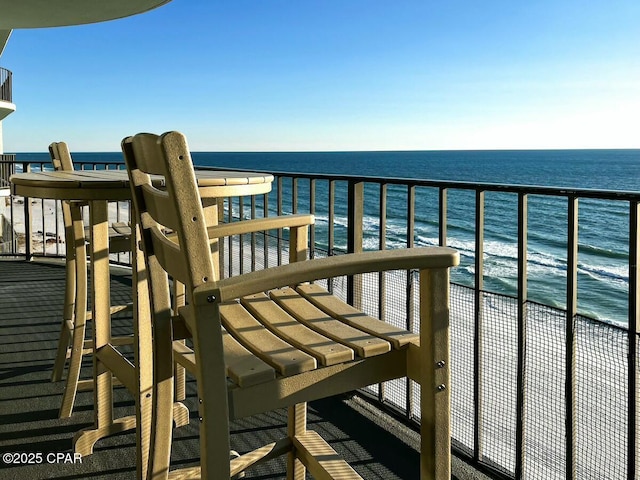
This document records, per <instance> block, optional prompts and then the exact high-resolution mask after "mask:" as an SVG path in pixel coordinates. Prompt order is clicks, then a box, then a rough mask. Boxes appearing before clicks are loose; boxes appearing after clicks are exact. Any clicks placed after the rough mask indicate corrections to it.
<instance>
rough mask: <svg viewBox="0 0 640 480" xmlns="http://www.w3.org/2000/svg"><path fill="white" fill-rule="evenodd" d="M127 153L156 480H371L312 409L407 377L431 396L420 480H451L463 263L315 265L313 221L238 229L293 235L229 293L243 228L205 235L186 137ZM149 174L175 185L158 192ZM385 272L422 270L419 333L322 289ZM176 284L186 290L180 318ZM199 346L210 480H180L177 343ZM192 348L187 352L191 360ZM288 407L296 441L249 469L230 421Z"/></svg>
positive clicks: (288, 440)
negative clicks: (145, 308)
mask: <svg viewBox="0 0 640 480" xmlns="http://www.w3.org/2000/svg"><path fill="white" fill-rule="evenodd" d="M122 149H123V152H124V155H125V161H126V163H127V170H128V171H129V175H130V180H131V181H130V184H131V187H132V197H133V203H134V211H135V215H136V218H137V221H138V223H139V225H140V226H141V229H142V233H141V244H142V249H143V251H144V258H145V264H146V271H147V274H148V281H149V291H150V298H151V303H152V305H151V319H150V320H151V322H152V324H153V338H152V342H153V347H152V350H153V355H152V358H153V375H154V378H153V394H152V402H153V409H152V416H151V440H150V441H151V443H150V448H149V452H150V457H149V464H148V475H147V478H153V479H164V478H180V479H183V478H203V479H209V480H212V479H215V480H219V479H223V478H226V479H228V478H231V477H233V476H235V475H237V474H239V473H241V472H243V471H244V470H245V469H247V468H248V467H250V466H252V465H255V464H256V463H259V462H262V461H264V460H267V459H270V458H273V457H275V456H279V455H282V454H286V455H287V456H288V457H287V458H288V463H287V465H288V468H287V470H288V473H287V478H288V479H296V480H301V479H304V478H305V474H306V471H307V470H308V472H309V473H310V474H311V475H312V476H313V477H315V478H323V479H341V480H346V479H355V478H360V477H359V475H358V474H357V473H356V472H355V471H354V470H353V469H352V468H351V467H350V466H349V465H348V464H346V463H345V462H344V461H343V460H341V459H340V458H339V457H338V456H337V454H336V452H335V451H334V450H333V449H332V448H331V447H330V446H329V445H328V444H327V443H326V442H325V441H324V440H323V439H322V438H321V437H320V436H319V435H318V434H317V433H315V432H313V431H312V430H308V429H307V423H306V403H307V402H309V401H312V400H316V399H320V398H324V397H328V396H331V395H337V394H340V393H344V392H348V391H352V390H355V389H358V388H362V387H365V386H367V385H371V384H375V383H379V382H384V381H387V380H391V379H395V378H402V377H407V378H411V379H413V380H415V381H417V382H418V383H419V384H420V385H421V402H420V403H421V418H422V427H421V438H422V440H421V478H422V479H423V480H426V479H430V480H449V479H450V477H451V470H450V460H451V442H450V407H449V402H450V397H449V268H450V267H452V266H455V265H457V264H458V262H459V256H458V253H457V252H455V251H454V250H452V249H449V248H445V247H433V248H410V249H399V250H390V251H377V252H366V253H359V254H349V255H339V256H334V257H329V258H322V259H314V260H306V251H307V229H308V223H309V222H310V221H312V220H313V218H312V216H310V215H293V216H287V217H271V218H265V219H259V220H249V221H242V222H238V223H239V224H241V225H240V226H239V228H241V229H242V230H243V231H244V232H246V231H249V229H251V228H253V229H254V231H259V230H272V229H280V228H283V227H288V228H289V233H290V251H289V255H290V263H289V264H288V265H283V266H277V267H271V268H267V269H265V270H260V271H256V272H252V273H247V274H241V275H238V276H235V277H231V278H228V279H220V278H218V276H217V274H216V268H215V262H214V261H213V260H212V252H214V253H215V252H217V251H218V239H219V238H221V237H224V236H226V235H229V234H230V233H229V231H230V230H231V229H232V228H233V222H232V223H231V224H223V225H207V224H206V221H205V218H206V217H205V215H204V212H203V207H202V201H201V197H200V193H199V191H198V188H197V183H196V177H195V174H194V170H193V165H192V162H191V156H190V153H189V149H188V147H187V143H186V139H185V137H184V136H183V135H182V134H180V133H177V132H169V133H166V134H164V135H162V136H156V135H150V134H139V135H136V136H134V137H130V138H126V139H125V140H123V142H122ZM150 174H153V175H161V176H163V177H164V178H165V182H164V185H163V187H162V188H157V187H154V185H153V184H152V181H151V177H150ZM385 270H418V271H419V274H420V333H419V334H416V333H412V332H408V331H405V330H402V329H399V328H396V327H393V326H391V325H389V324H387V323H385V322H382V321H380V320H378V319H375V318H372V317H370V316H368V315H366V314H364V313H362V312H360V311H359V310H357V309H355V308H353V307H352V306H350V305H348V304H346V303H345V302H343V301H342V300H340V299H338V298H337V297H335V296H333V295H331V294H330V293H329V292H327V291H326V290H325V289H323V288H321V287H320V286H319V285H317V284H314V283H309V282H313V281H315V280H318V279H324V278H329V277H336V276H342V275H356V274H360V273H368V272H380V271H385ZM167 275H171V276H172V277H173V278H177V279H178V280H180V281H181V282H182V283H184V284H185V285H186V297H187V303H186V305H184V306H183V307H181V308H178V309H177V310H176V311H172V309H171V308H170V294H169V291H168V287H167ZM178 325H180V326H181V329H182V330H183V331H186V333H187V334H188V335H190V336H191V338H192V341H193V346H194V349H193V351H191V350H188V351H185V352H184V353H178V355H181V356H182V355H185V356H186V355H190V356H191V357H190V358H191V362H190V363H186V365H187V366H188V369H189V370H190V371H191V372H192V373H193V375H194V376H195V378H196V381H197V387H198V397H199V399H198V408H199V420H200V460H201V466H199V467H190V468H186V469H181V470H174V471H170V469H169V467H170V453H171V441H172V416H171V415H172V408H173V402H174V400H173V391H174V389H173V382H174V377H173V375H174V370H173V361H174V359H173V356H172V354H173V352H174V331H175V330H176V327H177V326H178ZM185 348H186V347H185ZM282 407H287V408H288V411H289V421H288V435H287V436H286V437H285V438H283V439H281V440H278V441H276V442H274V443H271V444H269V445H265V446H264V447H262V448H259V449H257V450H255V451H252V452H247V453H244V454H243V455H241V456H240V457H238V458H233V459H232V460H230V459H229V457H230V456H229V452H230V450H231V445H230V437H229V419H230V418H241V417H244V416H249V415H254V414H257V413H261V412H267V411H271V410H275V409H278V408H282Z"/></svg>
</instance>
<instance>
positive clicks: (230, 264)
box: [226, 197, 233, 277]
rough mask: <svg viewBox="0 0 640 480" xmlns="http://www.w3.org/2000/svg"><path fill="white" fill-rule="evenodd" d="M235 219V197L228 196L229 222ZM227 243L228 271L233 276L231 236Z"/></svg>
mask: <svg viewBox="0 0 640 480" xmlns="http://www.w3.org/2000/svg"><path fill="white" fill-rule="evenodd" d="M232 221H233V198H231V197H228V198H227V222H229V223H231V222H232ZM226 240H227V245H228V247H229V248H228V249H227V250H229V252H228V256H227V258H228V261H227V264H228V265H229V267H228V272H229V276H230V277H232V276H233V242H232V239H231V237H227V239H226Z"/></svg>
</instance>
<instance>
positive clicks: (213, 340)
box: [193, 304, 231, 480]
mask: <svg viewBox="0 0 640 480" xmlns="http://www.w3.org/2000/svg"><path fill="white" fill-rule="evenodd" d="M195 308H196V309H197V310H200V311H198V312H194V313H195V315H196V318H207V319H211V320H212V321H206V322H198V323H197V325H196V328H195V331H194V332H193V343H194V347H195V352H196V365H197V379H196V380H197V385H198V410H199V412H200V462H201V469H202V479H203V480H219V479H226V478H229V477H230V476H231V468H230V463H229V452H230V451H231V445H230V440H229V408H228V404H227V401H228V400H227V388H226V382H227V375H226V369H225V365H224V360H223V359H222V358H221V357H222V356H221V355H220V354H219V352H220V351H221V350H222V348H223V346H222V332H221V328H220V323H219V322H216V321H215V320H214V319H216V318H220V317H219V315H218V311H217V310H218V306H217V305H215V304H214V305H213V306H212V307H206V306H196V307H195ZM214 309H215V310H214ZM201 338H205V339H206V340H207V341H206V342H205V345H202V344H201V341H200V339H201ZM203 367H206V368H205V370H204V371H203V370H201V368H203Z"/></svg>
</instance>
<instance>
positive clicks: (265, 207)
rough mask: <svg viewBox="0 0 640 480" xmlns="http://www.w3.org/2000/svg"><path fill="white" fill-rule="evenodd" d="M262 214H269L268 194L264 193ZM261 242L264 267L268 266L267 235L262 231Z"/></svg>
mask: <svg viewBox="0 0 640 480" xmlns="http://www.w3.org/2000/svg"><path fill="white" fill-rule="evenodd" d="M262 216H263V217H264V218H267V217H268V216H269V194H268V193H265V194H264V195H263V196H262ZM262 244H263V245H264V248H263V252H262V254H263V257H264V268H268V267H269V235H268V234H267V232H262Z"/></svg>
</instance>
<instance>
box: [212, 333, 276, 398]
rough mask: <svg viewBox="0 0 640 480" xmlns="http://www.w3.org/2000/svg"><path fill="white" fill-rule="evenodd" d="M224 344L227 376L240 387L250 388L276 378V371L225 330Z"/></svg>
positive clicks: (223, 335)
mask: <svg viewBox="0 0 640 480" xmlns="http://www.w3.org/2000/svg"><path fill="white" fill-rule="evenodd" d="M222 344H223V346H224V363H225V365H226V366H227V376H228V377H229V379H230V380H231V381H233V383H235V384H236V385H239V386H240V387H250V386H251V385H257V384H258V383H262V382H267V381H269V380H273V379H274V378H276V371H275V370H274V369H273V367H271V366H270V365H268V364H267V363H265V362H264V361H262V360H261V359H260V358H258V357H256V356H255V355H254V354H253V353H251V352H250V351H249V350H247V349H246V348H244V347H243V346H242V345H240V344H239V343H238V341H237V340H236V339H235V338H233V336H232V335H231V334H229V332H227V331H226V330H224V329H223V332H222Z"/></svg>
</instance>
